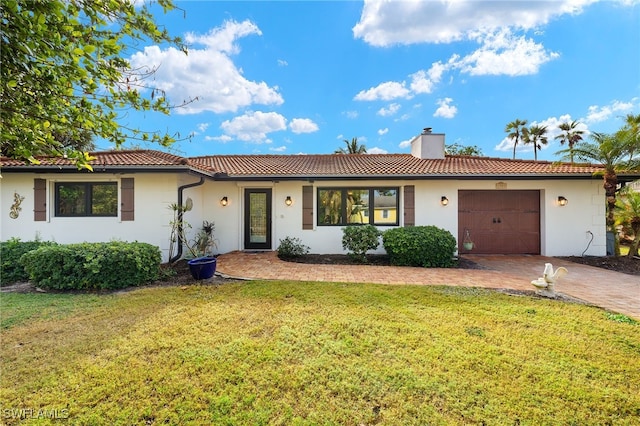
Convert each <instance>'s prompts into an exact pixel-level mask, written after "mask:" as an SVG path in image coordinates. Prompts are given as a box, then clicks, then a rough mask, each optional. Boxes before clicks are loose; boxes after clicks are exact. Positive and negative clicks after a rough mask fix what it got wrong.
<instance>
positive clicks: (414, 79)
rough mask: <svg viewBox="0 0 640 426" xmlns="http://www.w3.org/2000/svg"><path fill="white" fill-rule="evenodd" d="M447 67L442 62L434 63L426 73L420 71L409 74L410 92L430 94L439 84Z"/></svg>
mask: <svg viewBox="0 0 640 426" xmlns="http://www.w3.org/2000/svg"><path fill="white" fill-rule="evenodd" d="M447 68H448V66H447V65H444V64H443V63H442V62H434V63H433V64H431V68H429V70H428V71H424V70H420V71H418V72H416V73H414V74H411V75H410V77H411V86H410V87H411V90H413V92H414V93H416V94H417V93H431V92H432V91H433V88H434V87H435V85H436V84H437V83H439V82H440V79H441V78H442V74H443V73H444V72H445V71H446V70H447Z"/></svg>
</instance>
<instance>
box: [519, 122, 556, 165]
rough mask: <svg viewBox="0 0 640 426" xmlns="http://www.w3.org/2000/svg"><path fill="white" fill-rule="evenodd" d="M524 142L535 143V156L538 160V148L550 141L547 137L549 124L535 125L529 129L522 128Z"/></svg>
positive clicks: (526, 143)
mask: <svg viewBox="0 0 640 426" xmlns="http://www.w3.org/2000/svg"><path fill="white" fill-rule="evenodd" d="M522 142H523V143H524V144H525V145H528V144H533V158H534V160H535V161H538V150H539V149H542V145H546V144H547V143H548V142H549V139H548V138H547V126H538V125H533V126H531V127H529V128H528V129H527V128H526V127H525V128H524V129H522Z"/></svg>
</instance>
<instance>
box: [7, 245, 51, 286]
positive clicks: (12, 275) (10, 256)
mask: <svg viewBox="0 0 640 426" xmlns="http://www.w3.org/2000/svg"><path fill="white" fill-rule="evenodd" d="M55 244H56V243H54V242H51V241H39V240H36V241H20V239H19V238H11V239H10V240H7V241H3V242H1V243H0V260H1V261H0V286H6V285H8V284H13V283H16V282H19V281H28V280H29V274H27V272H26V271H25V270H24V267H23V266H22V265H21V264H20V258H21V257H22V255H23V254H25V253H28V252H30V251H32V250H35V249H37V248H39V247H43V246H51V245H55Z"/></svg>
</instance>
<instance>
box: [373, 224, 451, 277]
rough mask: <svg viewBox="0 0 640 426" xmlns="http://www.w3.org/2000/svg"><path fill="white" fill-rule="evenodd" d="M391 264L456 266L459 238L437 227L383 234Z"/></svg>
mask: <svg viewBox="0 0 640 426" xmlns="http://www.w3.org/2000/svg"><path fill="white" fill-rule="evenodd" d="M382 242H383V244H384V248H385V250H386V251H387V253H388V254H389V261H390V262H391V264H393V265H398V266H423V267H425V268H449V267H452V266H454V263H455V262H454V260H453V255H454V253H455V251H456V239H455V238H454V237H453V235H451V232H449V231H447V230H445V229H441V228H438V227H435V226H412V227H407V228H394V229H389V230H388V231H385V232H384V234H383V235H382Z"/></svg>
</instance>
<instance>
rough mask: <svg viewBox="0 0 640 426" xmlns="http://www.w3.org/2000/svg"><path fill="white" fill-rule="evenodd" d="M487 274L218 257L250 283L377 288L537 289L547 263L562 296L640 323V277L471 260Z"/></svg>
mask: <svg viewBox="0 0 640 426" xmlns="http://www.w3.org/2000/svg"><path fill="white" fill-rule="evenodd" d="M465 258H467V259H469V260H471V261H473V262H475V263H477V264H479V265H480V266H481V267H483V268H484V269H455V268H453V269H441V268H412V267H403V266H373V265H309V264H302V263H293V262H284V261H282V260H280V259H278V257H277V256H276V253H275V252H273V251H269V252H256V253H254V252H239V251H236V252H231V253H226V254H223V255H220V257H218V266H217V271H218V272H219V273H221V274H223V275H227V276H231V277H235V278H245V279H266V280H271V279H286V280H295V281H326V282H351V283H377V284H414V285H456V286H466V287H485V288H503V289H513V290H535V287H533V286H532V285H531V280H534V279H537V278H539V277H541V276H542V272H543V270H544V264H545V263H547V262H549V263H552V264H553V267H554V268H558V267H559V266H564V267H565V268H567V269H568V271H569V273H568V274H567V275H566V276H564V277H563V278H562V279H561V280H560V281H559V282H558V283H557V284H556V291H557V292H559V293H561V294H565V295H567V296H571V297H574V298H577V299H581V300H584V301H585V302H588V303H590V304H593V305H596V306H599V307H601V308H604V309H608V310H611V311H614V312H619V313H623V314H625V315H628V316H630V317H633V318H635V319H639V320H640V277H638V276H634V275H627V274H623V273H620V272H614V271H608V270H606V269H602V268H596V267H593V266H587V265H581V264H578V263H572V262H568V261H564V260H560V259H556V258H550V257H544V256H506V255H500V256H491V255H465Z"/></svg>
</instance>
